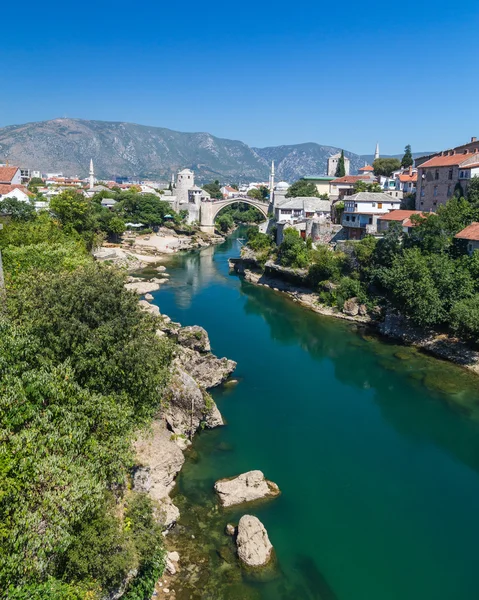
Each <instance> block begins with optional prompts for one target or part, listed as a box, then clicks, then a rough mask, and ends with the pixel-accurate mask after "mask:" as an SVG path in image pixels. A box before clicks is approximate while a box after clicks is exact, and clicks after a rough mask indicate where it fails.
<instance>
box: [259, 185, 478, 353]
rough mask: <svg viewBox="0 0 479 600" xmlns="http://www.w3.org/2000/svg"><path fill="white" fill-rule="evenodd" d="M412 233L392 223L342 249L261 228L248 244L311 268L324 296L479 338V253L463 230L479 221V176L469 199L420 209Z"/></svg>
mask: <svg viewBox="0 0 479 600" xmlns="http://www.w3.org/2000/svg"><path fill="white" fill-rule="evenodd" d="M413 220H415V221H416V226H415V227H413V228H412V229H411V231H410V233H404V232H403V231H402V227H400V226H399V225H397V224H394V223H391V224H390V226H389V229H388V231H387V232H386V233H385V235H384V236H383V237H382V238H381V239H379V240H378V239H377V238H375V237H372V236H367V237H365V238H364V239H362V240H361V241H359V242H347V243H345V244H342V245H341V249H340V250H336V251H334V250H332V249H330V248H329V247H328V246H319V247H318V248H316V249H315V248H314V247H313V246H312V244H311V241H310V240H306V241H305V240H303V239H302V238H301V237H300V235H299V233H298V232H297V231H296V230H295V229H293V228H290V229H285V230H284V237H283V241H282V243H281V245H280V246H279V247H276V246H274V245H272V244H271V242H270V241H268V240H267V238H268V236H264V237H263V236H262V234H258V233H254V234H252V238H251V239H250V240H249V242H248V245H249V246H250V247H251V248H252V249H253V250H256V251H258V252H260V253H261V260H262V261H263V262H264V260H265V256H264V253H265V252H267V253H268V258H272V259H276V260H277V261H278V262H279V263H280V264H281V265H284V266H288V267H292V268H301V269H306V270H307V281H308V283H309V285H310V286H311V287H313V289H316V290H317V291H318V292H319V293H320V298H321V301H322V302H324V303H326V304H329V305H333V306H338V308H342V306H343V303H344V301H345V300H347V299H348V298H351V297H355V298H357V299H358V301H359V302H361V303H364V304H366V305H368V306H369V308H372V307H373V306H375V305H382V306H387V307H390V308H393V309H396V310H397V311H398V312H400V313H401V314H403V315H405V316H407V317H409V318H410V319H411V321H412V322H413V323H415V324H417V325H419V326H421V327H432V328H436V329H443V330H447V331H450V332H453V333H458V334H459V335H461V336H462V337H463V338H467V339H469V340H471V341H473V342H474V343H479V253H478V252H475V253H474V254H473V255H472V256H469V255H468V254H467V252H466V248H465V244H464V242H462V241H461V240H458V239H455V237H454V236H455V234H456V233H458V232H459V231H461V230H462V229H463V228H464V227H466V226H467V225H468V224H470V223H471V222H473V221H479V178H475V179H473V180H472V181H471V183H470V185H469V189H468V194H467V198H458V197H453V198H451V199H450V200H449V202H448V203H447V204H446V205H445V206H440V207H439V208H438V210H437V213H436V214H428V215H423V216H421V215H417V216H413Z"/></svg>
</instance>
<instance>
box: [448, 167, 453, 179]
mask: <svg viewBox="0 0 479 600" xmlns="http://www.w3.org/2000/svg"><path fill="white" fill-rule="evenodd" d="M449 179H452V169H449Z"/></svg>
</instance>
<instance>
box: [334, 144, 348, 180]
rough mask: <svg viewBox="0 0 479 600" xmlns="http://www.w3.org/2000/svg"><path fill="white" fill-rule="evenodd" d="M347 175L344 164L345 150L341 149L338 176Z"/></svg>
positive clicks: (337, 168) (336, 174) (337, 169)
mask: <svg viewBox="0 0 479 600" xmlns="http://www.w3.org/2000/svg"><path fill="white" fill-rule="evenodd" d="M345 175H346V165H345V164H344V150H341V156H340V157H339V160H338V166H337V167H336V173H335V176H336V177H344V176H345Z"/></svg>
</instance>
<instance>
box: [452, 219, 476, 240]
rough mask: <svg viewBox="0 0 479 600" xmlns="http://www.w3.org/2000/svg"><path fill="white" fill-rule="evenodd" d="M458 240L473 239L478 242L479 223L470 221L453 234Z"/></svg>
mask: <svg viewBox="0 0 479 600" xmlns="http://www.w3.org/2000/svg"><path fill="white" fill-rule="evenodd" d="M454 237H456V238H458V239H460V240H475V241H477V242H479V223H471V224H470V225H468V226H467V227H466V228H465V229H463V230H462V231H460V232H459V233H456V235H455V236H454Z"/></svg>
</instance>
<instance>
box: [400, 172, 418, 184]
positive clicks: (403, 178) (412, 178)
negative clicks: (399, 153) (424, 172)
mask: <svg viewBox="0 0 479 600" xmlns="http://www.w3.org/2000/svg"><path fill="white" fill-rule="evenodd" d="M398 179H399V181H402V182H403V183H408V182H411V183H414V182H415V181H417V173H413V174H412V175H409V173H403V174H401V175H398Z"/></svg>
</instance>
